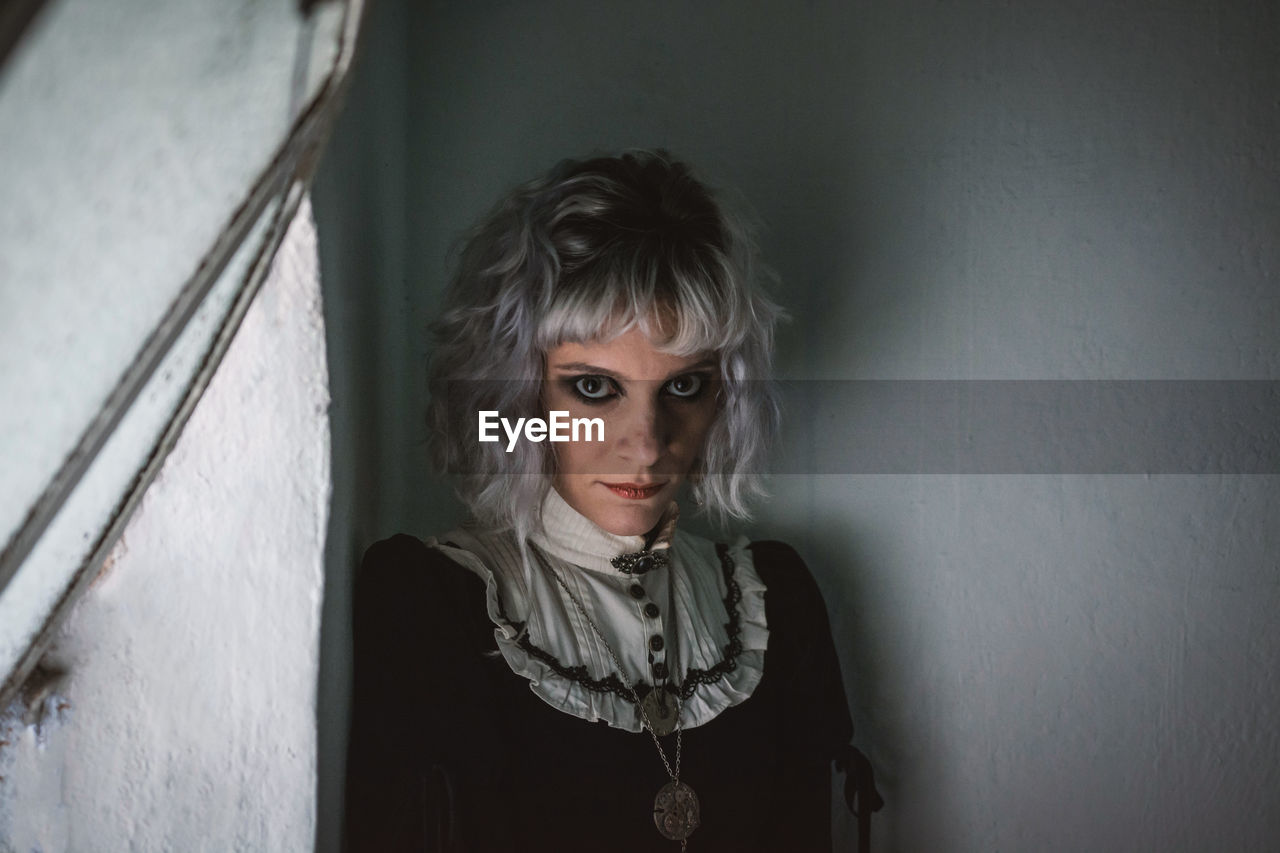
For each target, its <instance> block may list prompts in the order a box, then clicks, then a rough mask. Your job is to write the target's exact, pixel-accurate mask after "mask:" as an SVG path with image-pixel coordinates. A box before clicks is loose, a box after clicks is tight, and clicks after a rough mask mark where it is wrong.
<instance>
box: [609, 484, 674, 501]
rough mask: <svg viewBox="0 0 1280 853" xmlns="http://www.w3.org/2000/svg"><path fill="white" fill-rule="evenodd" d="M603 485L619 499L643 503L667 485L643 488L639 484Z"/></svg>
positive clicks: (649, 485)
mask: <svg viewBox="0 0 1280 853" xmlns="http://www.w3.org/2000/svg"><path fill="white" fill-rule="evenodd" d="M602 485H604V487H605V488H607V489H608V490H609V491H611V492H613V493H614V494H615V495H618V496H619V497H624V498H628V499H630V500H633V501H642V500H644V499H645V498H651V497H653V496H654V495H656V494H657V493H658V492H660V491H662V488H663V486H665V485H666V483H650V484H648V485H646V486H642V485H640V484H639V483H604V484H602Z"/></svg>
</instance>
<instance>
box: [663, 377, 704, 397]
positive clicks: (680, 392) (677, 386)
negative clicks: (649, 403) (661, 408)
mask: <svg viewBox="0 0 1280 853" xmlns="http://www.w3.org/2000/svg"><path fill="white" fill-rule="evenodd" d="M701 390H702V377H701V376H699V375H698V374H696V373H686V374H685V375H684V376H677V377H676V378H675V379H672V380H671V381H670V382H668V383H667V393H669V394H671V395H672V396H675V397H696V396H697V395H698V392H699V391H701Z"/></svg>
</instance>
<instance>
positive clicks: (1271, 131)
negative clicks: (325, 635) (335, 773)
mask: <svg viewBox="0 0 1280 853" xmlns="http://www.w3.org/2000/svg"><path fill="white" fill-rule="evenodd" d="M390 5H393V4H384V6H390ZM409 5H410V6H411V7H412V9H413V11H412V12H410V13H409V21H410V25H409V26H406V27H402V28H398V29H395V30H394V31H393V35H395V36H397V37H400V38H403V39H404V41H403V42H402V43H401V44H407V51H408V54H409V57H410V59H409V63H408V65H407V69H406V70H404V71H389V70H386V69H383V70H382V72H381V76H379V77H378V78H377V79H378V86H377V87H375V91H376V92H377V93H378V95H379V98H380V100H376V101H375V100H371V101H368V102H366V103H367V106H368V108H370V109H373V108H374V107H375V106H376V105H377V104H379V103H380V104H381V105H383V106H390V107H392V108H393V109H402V108H404V109H407V110H408V122H407V126H404V127H401V126H399V125H397V126H396V127H395V128H394V129H390V130H391V132H392V133H394V136H393V137H392V138H391V139H390V140H388V141H387V142H386V144H385V145H384V144H383V143H382V141H381V140H377V139H371V140H369V143H370V144H369V145H368V147H366V148H365V149H364V151H365V153H364V154H363V155H362V156H363V158H364V159H363V162H362V163H361V164H360V166H359V168H360V169H363V170H364V172H363V173H364V174H366V175H371V174H376V173H377V170H379V169H384V168H388V167H389V166H390V164H392V163H393V162H394V161H395V159H396V158H397V157H399V156H401V153H400V152H403V151H405V150H407V152H408V154H407V156H405V157H404V161H405V166H404V168H405V170H406V178H407V183H405V184H403V185H397V187H396V192H395V194H394V196H393V197H392V199H391V204H390V205H389V207H388V210H387V213H386V217H387V224H388V226H389V227H390V228H391V229H393V230H392V233H394V234H396V235H405V236H404V237H403V240H402V242H401V243H399V244H397V245H398V246H401V247H403V248H402V249H401V250H402V251H403V252H404V256H403V259H402V260H400V261H397V262H396V263H395V264H389V263H388V262H385V261H383V262H382V263H384V265H387V266H389V267H390V268H393V269H394V270H395V273H396V274H395V275H392V276H387V277H385V278H380V279H376V280H375V279H374V278H372V277H368V278H367V279H366V278H361V277H360V276H359V275H353V277H352V280H353V281H362V282H363V281H366V280H367V282H368V284H370V285H374V286H377V287H379V288H380V289H381V293H382V294H383V297H382V300H381V301H382V305H383V306H384V307H383V310H384V311H386V312H387V315H386V316H387V317H388V318H390V317H391V315H394V316H395V317H396V318H399V319H395V320H394V322H395V323H396V324H397V325H394V326H391V325H387V326H385V327H383V328H382V329H381V333H380V338H379V339H370V343H369V349H368V356H367V360H366V362H365V363H364V369H365V370H366V371H367V375H368V376H370V377H377V382H378V390H377V392H376V394H377V396H376V398H374V399H373V400H372V401H371V403H372V405H374V406H375V407H376V413H377V414H376V419H375V418H370V420H369V422H368V424H367V428H368V431H369V433H370V434H371V435H372V434H377V435H380V436H381V437H382V443H381V444H379V445H375V446H373V447H375V448H376V449H373V450H372V451H369V447H370V446H369V445H366V446H365V448H366V451H367V452H372V453H373V454H374V455H377V456H378V457H379V459H380V461H379V462H377V463H376V467H375V470H376V472H377V473H376V475H372V476H374V477H375V478H376V481H375V482H374V483H373V484H372V487H371V489H370V490H369V493H373V494H376V495H377V496H378V497H377V501H378V504H379V507H380V508H379V513H380V517H379V519H378V520H377V522H376V523H374V524H371V525H370V527H371V528H372V529H371V530H370V531H369V533H370V534H376V535H381V534H383V533H386V532H390V531H391V530H394V529H404V530H408V531H412V532H417V533H431V532H435V531H437V530H440V529H443V528H445V527H447V526H448V524H449V522H450V521H451V518H450V517H449V511H448V510H447V509H444V508H443V507H444V506H445V503H444V502H445V500H446V498H445V497H444V496H446V495H447V488H446V487H444V486H442V485H440V484H439V483H438V481H432V480H430V479H429V477H428V475H427V474H426V473H425V469H424V468H423V467H422V465H421V458H420V455H419V449H420V446H421V442H420V439H421V433H420V431H419V429H418V427H417V424H419V423H420V422H421V409H422V355H423V352H424V350H425V346H424V343H423V336H422V332H423V328H424V326H425V324H426V322H427V320H428V319H429V318H431V317H432V316H434V314H435V311H436V306H437V304H438V303H437V299H438V292H439V289H440V287H441V285H442V283H443V281H444V278H445V275H446V271H447V268H448V263H447V250H448V248H449V245H450V243H451V242H452V241H453V239H454V238H455V237H456V236H457V234H458V233H459V232H460V231H461V230H462V229H463V228H464V227H465V226H466V225H468V224H469V223H470V222H471V221H473V220H474V219H475V218H476V217H477V216H479V215H480V214H481V213H482V212H483V211H484V210H485V209H486V208H487V207H488V206H489V205H490V204H491V203H492V202H493V200H494V199H495V198H496V197H497V195H498V194H499V193H500V192H501V191H502V190H503V189H504V188H505V187H507V186H509V185H510V184H511V183H513V182H515V181H518V180H522V179H524V178H527V177H529V176H530V175H532V174H534V173H536V172H538V171H539V170H541V169H544V168H545V167H546V166H547V165H549V164H550V163H552V162H554V161H555V160H557V159H558V158H560V157H563V156H567V155H574V154H581V153H584V152H588V151H591V150H593V149H597V148H604V149H614V148H620V147H627V146H635V145H640V146H657V145H662V146H668V147H670V148H671V149H672V150H674V151H675V152H677V153H679V154H682V155H684V156H685V157H687V158H688V159H689V160H690V161H692V162H693V163H694V164H696V165H698V166H700V167H701V169H702V171H703V172H704V173H706V174H707V175H708V176H709V177H711V178H712V179H713V180H714V181H717V182H720V183H722V184H727V185H730V186H733V187H736V188H737V189H738V190H740V191H741V192H742V194H743V195H745V196H746V197H747V198H748V199H749V200H750V201H751V202H752V203H753V204H754V205H755V207H756V208H757V209H758V210H759V212H760V214H761V216H762V218H763V219H764V220H765V222H766V224H767V230H766V231H765V233H764V236H763V246H764V250H765V254H766V257H767V258H768V259H769V260H770V261H771V263H772V264H773V265H774V266H775V267H776V268H777V269H778V271H779V273H780V276H781V279H782V282H783V287H782V292H781V294H780V295H781V298H782V300H783V301H784V302H785V303H786V304H787V306H788V307H789V308H790V310H791V312H792V314H793V315H794V322H793V323H792V324H791V325H790V327H788V328H787V329H785V330H784V331H783V334H782V337H781V341H780V358H781V362H782V368H783V372H784V373H785V374H786V375H788V376H790V377H793V378H798V379H814V378H826V379H853V378H858V379H892V380H900V379H947V380H969V379H1069V380H1097V379H1135V380H1151V379H1207V380H1218V379H1270V380H1276V379H1280V334H1277V331H1278V330H1280V289H1278V285H1280V282H1277V274H1278V273H1277V270H1280V237H1277V235H1280V149H1278V147H1277V146H1278V144H1280V143H1278V142H1277V140H1280V102H1278V101H1277V100H1276V97H1275V93H1276V91H1277V90H1280V54H1278V52H1277V51H1278V47H1277V42H1276V39H1275V34H1276V33H1277V31H1280V17H1278V15H1280V13H1277V11H1276V8H1275V6H1274V4H1270V3H1267V2H1263V0H1245V2H1237V3H1231V4H1205V3H1199V2H1192V0H1185V2H1172V3H1161V4H1152V3H1140V2H1131V1H1128V0H1127V1H1126V2H1117V3H1110V4H1080V3H1077V4H1069V3H1068V4H1064V3H1047V2H1030V3H1017V4H1010V3H1005V2H995V1H994V0H966V2H959V3H937V2H925V0H905V2H904V0H870V2H859V3H844V2H835V0H815V2H808V3H790V2H782V0H776V2H760V3H750V4H743V3H733V2H727V1H726V2H713V3H699V4H687V3H679V2H656V3H646V4H635V3H622V2H605V3H601V2H569V0H560V2H549V3H540V4H513V3H498V2H467V3H461V2H437V3H432V4H409ZM401 86H403V89H401V88H400V87H401ZM397 91H402V92H405V93H407V107H406V106H403V105H402V104H401V102H400V101H399V100H395V102H394V103H392V95H391V94H390V93H393V92H397ZM385 130H388V128H385V127H384V131H385ZM347 132H349V133H353V134H355V133H356V131H355V130H354V129H348V131H347ZM359 173H360V172H357V174H359ZM335 203H336V202H335ZM360 227H363V228H365V229H367V230H371V231H374V230H377V229H379V228H380V227H381V223H379V222H377V221H376V220H372V221H366V222H365V223H362V224H361V226H360ZM365 245H366V246H368V245H375V244H373V243H371V242H366V244H365ZM377 245H384V244H377ZM352 256H353V257H358V255H354V254H353V255H352ZM839 423H840V419H839V418H838V417H837V418H835V419H833V420H832V421H831V424H832V426H831V428H832V429H838V428H839ZM1036 423H1038V421H1037V420H1035V419H1034V418H1029V419H1028V421H1027V422H1026V423H1025V424H1023V425H1022V426H1023V427H1024V428H1025V429H1034V428H1035V425H1036ZM379 424H380V425H379ZM1085 426H1087V424H1085ZM384 427H385V429H384ZM958 427H959V429H960V434H959V435H958V438H963V430H964V427H965V425H964V424H963V423H961V424H959V425H958ZM1018 427H1019V424H1017V423H1014V424H1011V425H1009V428H1010V429H1012V430H1014V431H1016V430H1017V429H1018ZM1171 429H1173V430H1174V431H1175V433H1176V431H1177V429H1178V428H1177V427H1176V426H1173V427H1171ZM793 435H794V433H793ZM1180 437H1181V438H1187V439H1190V440H1191V441H1192V442H1193V443H1194V442H1195V441H1196V440H1201V441H1202V442H1203V443H1204V445H1205V446H1206V447H1208V448H1212V447H1213V445H1214V442H1215V441H1217V440H1218V438H1219V437H1218V436H1217V435H1215V434H1212V433H1192V434H1190V435H1185V436H1180ZM792 440H795V439H794V438H793V439H792ZM791 450H793V451H796V450H802V448H800V449H797V448H791ZM1048 450H1049V451H1050V452H1052V451H1053V448H1052V447H1050V448H1048ZM1189 470H1193V469H1189ZM424 484H426V485H424ZM774 490H775V493H776V499H775V500H774V502H773V503H772V504H771V505H770V507H769V508H768V510H767V511H766V512H763V513H762V514H761V520H760V522H759V523H758V524H757V525H756V527H755V528H754V530H753V533H755V534H756V535H757V536H777V537H781V538H786V539H789V540H792V541H793V542H794V543H795V544H796V545H797V546H798V547H799V548H800V550H801V551H802V553H804V554H805V555H806V556H807V557H808V558H809V561H810V563H811V564H812V566H813V568H814V571H815V573H816V574H817V575H818V578H819V581H820V583H821V585H822V587H823V589H824V591H825V593H826V596H827V601H828V605H829V608H830V610H831V612H832V617H833V621H834V626H835V630H836V632H837V635H838V642H839V644H840V646H841V654H842V658H843V662H844V666H845V676H846V684H847V688H848V691H849V696H850V700H851V703H852V705H853V707H854V712H855V718H856V722H857V724H858V727H859V742H860V743H861V744H862V745H863V746H864V747H866V748H867V750H868V752H869V753H870V754H871V756H872V758H873V760H874V761H875V763H876V765H877V768H878V770H879V773H880V779H881V782H882V788H883V790H884V793H885V795H886V798H887V799H888V800H889V806H888V808H887V810H886V811H885V812H884V813H883V815H882V816H881V817H879V818H877V823H876V828H875V831H874V832H875V837H876V843H877V848H878V849H882V850H897V851H904V853H914V851H921V850H957V851H985V850H1080V849H1100V850H1188V851H1190V850H1201V849H1222V850H1251V851H1261V850H1269V849H1274V841H1275V839H1276V838H1280V811H1277V810H1276V809H1275V808H1274V804H1275V803H1276V802H1277V801H1278V800H1280V772H1277V770H1276V768H1277V767H1280V742H1278V741H1277V737H1278V735H1277V732H1276V727H1275V725H1274V722H1273V721H1274V720H1275V719H1276V717H1277V714H1280V693H1278V692H1277V686H1276V685H1277V681H1276V679H1275V677H1274V672H1275V671H1277V669H1280V618H1277V616H1276V614H1277V613H1280V585H1278V581H1277V578H1278V577H1280V567H1278V566H1277V562H1276V556H1275V555H1276V554H1277V553H1280V526H1278V525H1276V523H1275V520H1276V519H1277V518H1280V478H1277V476H1275V475H1232V474H1224V475H1202V474H1194V473H1182V474H1177V473H1172V474H1160V475H1152V476H1147V475H1143V474H1137V475H1123V476H1121V475H1114V474H1112V475H1107V474H1105V473H1103V474H1089V475H1081V474H1066V473H1064V474H1011V475H1007V476H1006V475H982V476H971V475H969V476H966V475H958V474H956V475H951V474H934V475H928V476H925V475H922V474H918V473H913V472H911V471H909V470H905V471H902V472H901V473H896V474H888V475H883V476H799V477H794V476H788V477H778V478H776V480H775V483H774ZM345 568H346V567H345V566H343V567H338V568H337V569H336V571H338V572H342V571H345ZM339 588H340V587H339ZM332 606H333V607H334V608H335V609H336V608H339V607H341V606H342V605H341V603H334V604H333V605H332ZM338 624H339V626H341V624H342V623H338ZM330 625H332V621H331V622H330ZM339 629H340V628H339ZM329 630H334V629H333V628H332V627H330V628H329ZM326 677H329V678H335V679H340V678H341V677H342V676H341V673H338V674H337V675H333V674H330V675H327V676H326ZM322 784H323V785H326V786H328V788H329V789H330V790H332V786H334V785H335V784H336V779H334V778H329V779H327V780H324V781H323V782H322ZM841 832H843V833H845V834H844V835H843V836H842V837H843V838H844V839H845V840H846V841H848V840H849V839H850V838H851V835H850V834H849V832H850V828H849V824H848V822H847V821H845V820H843V819H842V822H841Z"/></svg>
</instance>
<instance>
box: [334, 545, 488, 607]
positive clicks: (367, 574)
mask: <svg viewBox="0 0 1280 853" xmlns="http://www.w3.org/2000/svg"><path fill="white" fill-rule="evenodd" d="M434 544H435V540H434V539H432V540H428V541H426V542H424V541H423V540H421V539H419V538H418V537H416V536H410V535H409V534H407V533H397V534H395V535H394V536H389V537H387V538H386V539H380V540H378V541H377V542H374V543H373V544H372V545H370V546H369V547H368V549H367V550H366V551H365V554H364V559H363V560H362V561H361V563H360V569H359V573H358V574H357V575H356V581H355V603H356V606H357V607H363V609H366V610H368V609H369V608H370V607H371V606H372V607H374V608H375V609H378V610H384V611H387V612H393V611H397V610H401V611H402V610H407V609H410V608H412V609H414V610H415V611H417V612H421V611H420V608H421V607H422V605H423V603H424V601H426V602H429V603H430V604H431V605H432V607H433V609H440V608H448V607H450V606H452V605H453V604H456V603H460V602H461V601H462V600H464V599H469V598H476V597H480V598H483V595H484V584H483V582H481V581H480V580H479V579H478V578H476V577H475V575H474V574H473V573H472V572H470V571H468V570H467V568H466V567H464V566H462V565H461V564H459V563H458V562H457V561H456V560H454V559H451V558H450V556H449V555H448V553H446V550H444V549H441V548H438V547H434Z"/></svg>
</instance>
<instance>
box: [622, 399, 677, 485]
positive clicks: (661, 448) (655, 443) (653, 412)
mask: <svg viewBox="0 0 1280 853" xmlns="http://www.w3.org/2000/svg"><path fill="white" fill-rule="evenodd" d="M645 396H648V395H645ZM666 444H667V441H666V429H665V423H664V419H663V414H662V409H661V407H660V406H659V405H658V402H657V401H656V400H654V399H652V398H649V399H645V400H640V401H637V402H636V403H635V404H634V405H633V406H632V407H631V411H630V412H629V413H628V417H627V422H626V424H625V425H624V427H623V431H622V433H621V436H620V437H619V440H618V450H619V453H620V455H621V456H622V457H623V458H624V459H626V460H627V461H629V462H634V463H636V464H639V465H644V466H646V467H649V466H653V465H656V464H657V462H658V460H659V459H661V458H662V454H663V453H664V452H665V448H666Z"/></svg>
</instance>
